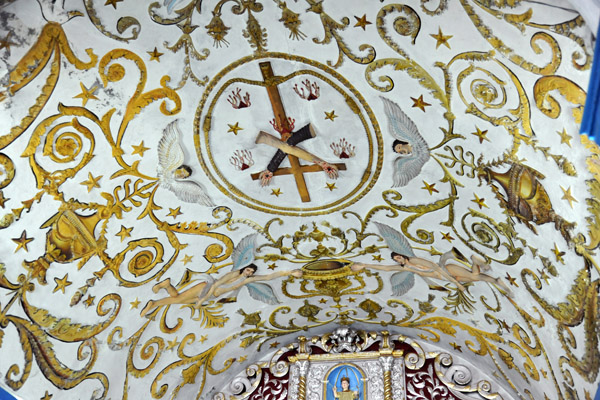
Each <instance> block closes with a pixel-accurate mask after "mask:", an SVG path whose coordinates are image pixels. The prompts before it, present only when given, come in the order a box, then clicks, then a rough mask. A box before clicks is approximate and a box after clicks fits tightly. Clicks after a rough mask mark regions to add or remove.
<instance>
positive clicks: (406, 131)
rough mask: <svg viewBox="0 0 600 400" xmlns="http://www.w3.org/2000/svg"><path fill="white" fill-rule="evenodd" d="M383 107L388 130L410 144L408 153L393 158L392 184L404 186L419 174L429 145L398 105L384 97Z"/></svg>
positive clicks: (427, 158) (396, 137) (427, 157)
mask: <svg viewBox="0 0 600 400" xmlns="http://www.w3.org/2000/svg"><path fill="white" fill-rule="evenodd" d="M381 100H382V101H383V109H384V111H385V115H386V116H387V118H388V131H389V133H390V134H391V135H392V136H393V137H394V138H395V139H398V140H400V141H403V142H407V143H408V144H410V146H411V148H412V151H411V153H410V154H407V155H401V156H399V157H397V158H396V160H394V176H393V179H394V183H393V185H394V186H406V184H408V182H410V180H412V179H413V178H414V177H415V176H417V175H419V173H420V172H421V168H423V165H425V163H426V162H427V160H429V146H427V142H425V140H424V139H423V137H422V136H421V134H420V133H419V130H418V129H417V125H415V123H414V122H413V121H412V120H411V119H410V118H409V117H408V115H406V114H405V113H404V112H403V111H402V110H401V109H400V106H399V105H398V104H396V103H394V102H393V101H391V100H388V99H386V98H384V97H382V98H381Z"/></svg>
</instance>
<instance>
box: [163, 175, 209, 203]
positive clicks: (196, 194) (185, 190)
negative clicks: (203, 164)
mask: <svg viewBox="0 0 600 400" xmlns="http://www.w3.org/2000/svg"><path fill="white" fill-rule="evenodd" d="M161 184H162V186H163V187H165V188H167V189H169V190H170V191H171V192H173V193H174V194H175V196H177V198H178V199H179V200H181V201H185V202H186V203H196V204H200V205H203V206H208V207H214V205H215V204H214V203H213V201H212V199H211V198H210V196H209V195H208V193H206V188H205V187H204V186H202V185H201V184H199V183H197V182H194V181H176V180H175V179H168V178H166V177H165V179H163V180H162V181H161Z"/></svg>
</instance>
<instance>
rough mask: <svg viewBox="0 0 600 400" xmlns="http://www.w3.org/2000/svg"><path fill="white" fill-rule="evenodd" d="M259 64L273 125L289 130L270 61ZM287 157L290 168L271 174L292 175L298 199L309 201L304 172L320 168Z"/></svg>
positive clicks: (254, 175)
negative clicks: (265, 86)
mask: <svg viewBox="0 0 600 400" xmlns="http://www.w3.org/2000/svg"><path fill="white" fill-rule="evenodd" d="M259 66H260V72H261V73H262V76H263V80H264V82H265V83H266V85H267V93H268V95H269V100H270V102H271V107H272V108H273V114H274V116H275V124H276V125H275V126H280V127H281V132H290V131H291V129H290V125H289V121H288V118H287V116H286V114H285V109H284V108H283V103H282V102H281V97H280V96H279V89H278V88H277V83H276V82H275V75H274V74H273V69H272V68H271V63H270V62H268V61H266V62H262V63H260V64H259ZM282 139H283V140H286V139H287V138H285V137H283V134H282ZM287 158H288V160H289V161H290V168H278V169H277V170H275V172H273V176H276V175H294V178H295V180H296V187H297V188H298V193H299V194H300V199H301V200H302V202H303V203H308V202H310V194H309V193H308V188H307V187H306V181H305V180H304V173H306V172H318V171H322V168H321V167H320V166H319V165H316V164H311V165H300V162H299V160H298V157H296V156H294V155H291V154H288V155H287ZM334 165H335V166H336V167H338V169H340V170H345V169H346V164H343V163H339V164H334ZM259 175H260V174H259V173H256V174H252V180H257V179H260V178H259Z"/></svg>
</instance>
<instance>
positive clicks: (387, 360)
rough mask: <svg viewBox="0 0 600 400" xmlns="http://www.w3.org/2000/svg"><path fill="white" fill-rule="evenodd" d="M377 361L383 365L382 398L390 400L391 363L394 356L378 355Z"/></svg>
mask: <svg viewBox="0 0 600 400" xmlns="http://www.w3.org/2000/svg"><path fill="white" fill-rule="evenodd" d="M379 362H380V363H381V365H382V366H383V399H384V400H392V364H393V363H394V357H392V356H387V357H379Z"/></svg>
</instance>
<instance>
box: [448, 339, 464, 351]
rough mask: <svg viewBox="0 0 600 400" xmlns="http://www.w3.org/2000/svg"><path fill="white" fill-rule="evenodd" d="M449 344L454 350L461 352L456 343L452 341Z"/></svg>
mask: <svg viewBox="0 0 600 400" xmlns="http://www.w3.org/2000/svg"><path fill="white" fill-rule="evenodd" d="M450 346H452V347H453V348H454V350H457V351H460V352H461V353H462V350H461V348H460V346H459V345H458V344H456V343H454V342H452V343H450Z"/></svg>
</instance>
